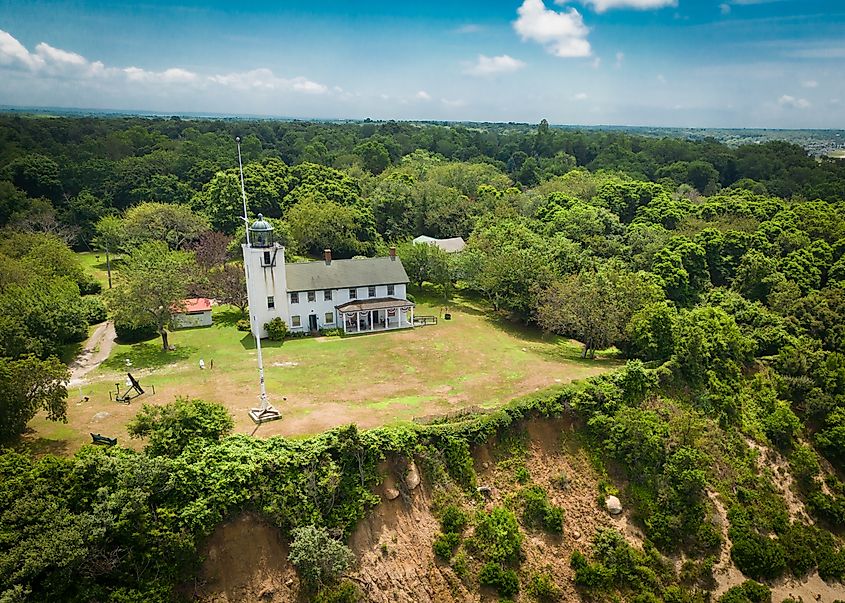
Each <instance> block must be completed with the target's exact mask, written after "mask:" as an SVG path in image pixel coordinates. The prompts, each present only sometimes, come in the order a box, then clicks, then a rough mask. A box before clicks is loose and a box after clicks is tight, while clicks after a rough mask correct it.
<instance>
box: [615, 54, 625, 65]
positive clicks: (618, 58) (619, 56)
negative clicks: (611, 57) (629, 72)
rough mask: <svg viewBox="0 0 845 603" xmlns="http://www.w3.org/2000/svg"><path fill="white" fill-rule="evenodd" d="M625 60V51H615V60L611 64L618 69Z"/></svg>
mask: <svg viewBox="0 0 845 603" xmlns="http://www.w3.org/2000/svg"><path fill="white" fill-rule="evenodd" d="M624 62H625V53H624V52H617V53H616V62H615V63H614V64H613V66H614V67H616V68H617V69H619V68H620V67H622V63H624Z"/></svg>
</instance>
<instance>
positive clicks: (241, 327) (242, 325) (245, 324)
mask: <svg viewBox="0 0 845 603" xmlns="http://www.w3.org/2000/svg"><path fill="white" fill-rule="evenodd" d="M235 328H236V329H237V330H238V331H244V332H246V331H249V330H250V326H249V319H247V318H241V319H240V320H239V321H238V322H236V323H235Z"/></svg>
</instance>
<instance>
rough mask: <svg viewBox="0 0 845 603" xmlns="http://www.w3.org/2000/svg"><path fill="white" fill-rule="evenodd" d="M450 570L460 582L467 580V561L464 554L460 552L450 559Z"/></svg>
mask: <svg viewBox="0 0 845 603" xmlns="http://www.w3.org/2000/svg"><path fill="white" fill-rule="evenodd" d="M452 570H453V571H454V572H455V574H456V575H457V576H458V578H460V579H461V580H466V579H467V577H468V576H469V560H468V559H467V555H466V553H464V552H463V551H460V552H458V554H457V555H455V556H454V557H452Z"/></svg>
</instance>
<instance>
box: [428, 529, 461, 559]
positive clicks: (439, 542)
mask: <svg viewBox="0 0 845 603" xmlns="http://www.w3.org/2000/svg"><path fill="white" fill-rule="evenodd" d="M460 543H461V535H460V534H456V533H454V532H446V533H445V534H438V535H437V538H435V539H434V543H433V544H432V545H431V547H432V548H433V549H434V554H435V555H437V556H438V557H439V558H440V559H442V560H443V561H449V559H451V558H452V553H454V552H455V549H456V548H458V545H459V544H460Z"/></svg>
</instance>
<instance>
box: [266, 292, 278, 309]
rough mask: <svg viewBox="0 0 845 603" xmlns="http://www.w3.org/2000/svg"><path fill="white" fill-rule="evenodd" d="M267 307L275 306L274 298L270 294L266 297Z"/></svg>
mask: <svg viewBox="0 0 845 603" xmlns="http://www.w3.org/2000/svg"><path fill="white" fill-rule="evenodd" d="M267 307H268V308H270V309H271V310H272V309H273V308H275V307H276V298H275V297H273V296H272V295H270V296H269V297H267Z"/></svg>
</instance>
